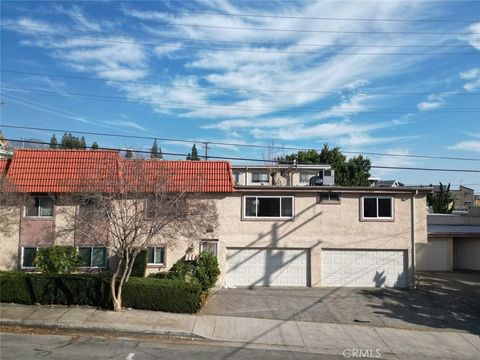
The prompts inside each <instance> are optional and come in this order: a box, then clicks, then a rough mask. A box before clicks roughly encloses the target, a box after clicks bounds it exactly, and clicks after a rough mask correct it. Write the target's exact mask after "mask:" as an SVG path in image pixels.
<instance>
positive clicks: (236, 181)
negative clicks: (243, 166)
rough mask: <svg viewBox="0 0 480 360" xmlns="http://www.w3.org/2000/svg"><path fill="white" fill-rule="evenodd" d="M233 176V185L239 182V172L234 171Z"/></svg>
mask: <svg viewBox="0 0 480 360" xmlns="http://www.w3.org/2000/svg"><path fill="white" fill-rule="evenodd" d="M233 176H234V178H235V185H238V184H240V173H239V172H234V173H233Z"/></svg>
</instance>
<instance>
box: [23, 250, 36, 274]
mask: <svg viewBox="0 0 480 360" xmlns="http://www.w3.org/2000/svg"><path fill="white" fill-rule="evenodd" d="M35 256H37V248H36V247H22V269H25V268H27V269H28V268H34V267H35V265H34V264H33V261H34V260H35Z"/></svg>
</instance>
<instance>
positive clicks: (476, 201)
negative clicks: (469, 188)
mask: <svg viewBox="0 0 480 360" xmlns="http://www.w3.org/2000/svg"><path fill="white" fill-rule="evenodd" d="M473 206H476V207H480V194H477V195H474V196H473Z"/></svg>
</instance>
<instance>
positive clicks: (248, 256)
mask: <svg viewBox="0 0 480 360" xmlns="http://www.w3.org/2000/svg"><path fill="white" fill-rule="evenodd" d="M307 254H308V251H307V250H305V249H251V248H248V249H246V248H237V249H233V248H230V249H227V285H229V286H307V274H308V272H307V267H308V261H307Z"/></svg>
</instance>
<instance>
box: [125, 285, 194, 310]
mask: <svg viewBox="0 0 480 360" xmlns="http://www.w3.org/2000/svg"><path fill="white" fill-rule="evenodd" d="M200 292H201V289H200V286H198V285H197V284H188V283H185V282H184V281H181V280H167V279H152V278H144V279H141V278H130V280H129V281H128V283H127V284H125V287H124V288H123V295H122V296H123V305H124V306H126V307H132V308H136V309H145V310H158V311H169V312H176V313H195V312H197V311H198V310H199V309H200Z"/></svg>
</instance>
